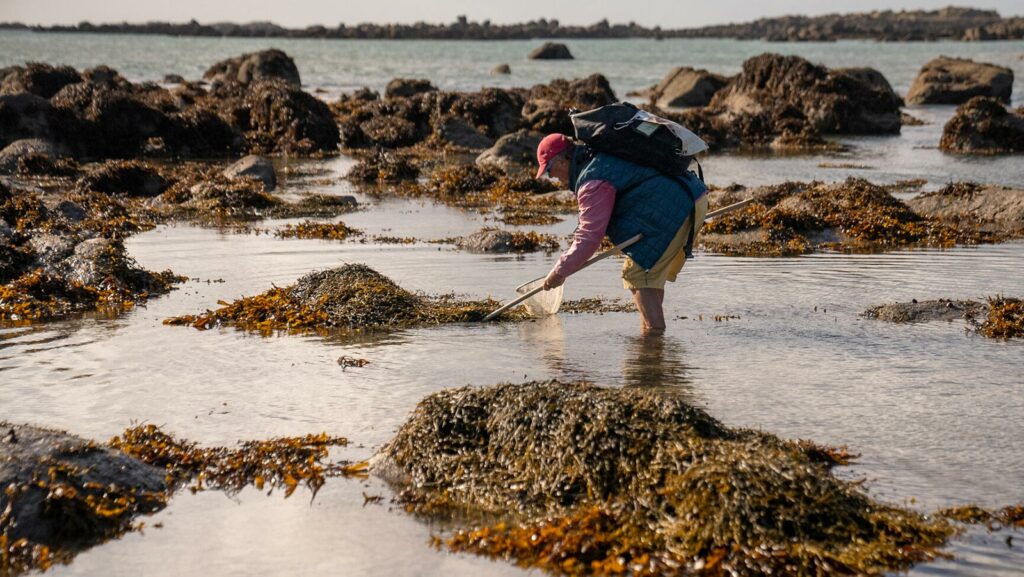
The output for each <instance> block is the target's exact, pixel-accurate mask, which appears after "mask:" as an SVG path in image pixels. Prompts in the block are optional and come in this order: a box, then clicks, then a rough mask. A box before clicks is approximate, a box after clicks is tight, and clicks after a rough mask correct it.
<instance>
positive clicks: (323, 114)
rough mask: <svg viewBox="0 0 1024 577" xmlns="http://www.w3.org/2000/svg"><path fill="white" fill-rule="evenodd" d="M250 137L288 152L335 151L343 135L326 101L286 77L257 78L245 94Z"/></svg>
mask: <svg viewBox="0 0 1024 577" xmlns="http://www.w3.org/2000/svg"><path fill="white" fill-rule="evenodd" d="M245 105H246V106H247V107H248V109H249V124H250V130H251V133H250V141H251V142H255V143H256V148H257V149H259V150H265V151H268V152H280V153H286V154H313V153H317V152H334V151H336V150H337V149H338V143H339V142H340V140H341V136H340V134H339V132H338V125H337V123H335V121H334V115H332V114H331V109H330V108H328V107H327V104H326V103H324V102H323V101H322V100H320V99H318V98H317V97H315V96H313V95H311V94H309V93H306V92H303V91H302V90H300V89H299V88H296V87H295V86H292V85H290V84H288V83H286V82H284V81H281V80H276V79H271V80H258V81H255V82H253V83H252V84H251V85H250V86H249V90H248V92H247V93H246V95H245Z"/></svg>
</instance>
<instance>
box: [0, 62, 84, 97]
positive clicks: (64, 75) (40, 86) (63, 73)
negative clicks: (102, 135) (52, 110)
mask: <svg viewBox="0 0 1024 577" xmlns="http://www.w3.org/2000/svg"><path fill="white" fill-rule="evenodd" d="M81 81H82V78H81V77H80V76H79V75H78V71H77V70H75V69H74V68H72V67H70V66H60V67H54V66H50V65H49V64H41V63H38V62H30V63H29V64H26V65H25V66H24V67H21V66H15V67H13V69H12V70H9V71H8V72H7V74H6V75H5V76H4V78H3V81H2V82H0V94H17V93H19V92H31V93H32V94H35V95H36V96H40V97H42V98H50V97H52V96H53V95H54V94H56V93H57V92H59V91H60V89H61V88H64V87H65V86H67V85H68V84H75V83H77V82H81Z"/></svg>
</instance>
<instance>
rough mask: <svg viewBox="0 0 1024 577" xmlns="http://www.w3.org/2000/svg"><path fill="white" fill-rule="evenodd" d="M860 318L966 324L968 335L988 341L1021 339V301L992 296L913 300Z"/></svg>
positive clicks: (1023, 312) (874, 309) (1023, 333)
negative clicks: (978, 336)
mask: <svg viewBox="0 0 1024 577" xmlns="http://www.w3.org/2000/svg"><path fill="white" fill-rule="evenodd" d="M864 316H866V317H868V318H875V319H879V320H883V321H888V322H893V323H913V322H927V321H947V322H949V321H954V320H963V321H966V323H967V327H968V330H969V331H973V332H975V333H977V334H979V335H982V336H984V337H988V338H990V339H1003V340H1006V339H1013V338H1024V300H1021V299H1016V298H1011V297H1006V296H993V297H989V298H988V299H986V300H985V302H981V301H972V300H950V299H936V300H924V301H918V300H916V299H915V300H913V301H911V302H902V303H889V304H884V305H878V306H874V307H871V308H869V309H868V310H866V311H864Z"/></svg>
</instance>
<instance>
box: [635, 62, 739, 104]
mask: <svg viewBox="0 0 1024 577" xmlns="http://www.w3.org/2000/svg"><path fill="white" fill-rule="evenodd" d="M728 82H729V79H728V78H726V77H724V76H721V75H719V74H712V73H711V72H708V71H707V70H703V69H701V70H697V69H694V68H692V67H689V66H683V67H677V68H673V69H672V70H671V71H670V72H669V73H668V74H666V75H665V77H664V78H662V79H661V82H659V83H658V84H656V85H655V86H652V87H651V88H650V89H649V90H648V91H646V92H644V93H642V94H639V95H641V96H647V97H648V98H649V99H650V100H651V102H652V103H654V105H655V106H657V107H658V108H683V107H690V106H707V105H708V104H710V103H711V99H712V98H713V97H714V96H715V93H716V92H718V91H719V90H721V89H722V88H724V87H725V86H726V85H727V84H728Z"/></svg>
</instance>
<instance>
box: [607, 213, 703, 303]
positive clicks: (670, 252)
mask: <svg viewBox="0 0 1024 577" xmlns="http://www.w3.org/2000/svg"><path fill="white" fill-rule="evenodd" d="M707 213H708V195H707V194H705V195H704V196H702V197H700V198H698V199H697V202H696V204H695V205H694V207H693V214H691V215H690V216H689V217H687V219H686V222H684V223H683V226H681V227H679V231H678V232H676V236H675V237H673V238H672V242H671V243H670V244H669V245H668V248H667V249H665V252H664V254H662V255H661V258H659V259H658V262H656V263H654V266H653V267H651V269H650V270H644V269H643V268H641V267H640V265H638V264H636V263H635V262H633V259H631V258H629V257H626V262H625V263H623V264H622V286H624V287H626V288H627V289H630V290H633V289H640V288H653V289H664V288H665V283H666V282H676V276H678V275H679V271H680V270H682V269H683V265H684V264H686V241H687V240H689V239H690V227H691V226H692V225H693V222H694V220H693V218H694V217H695V216H696V217H697V229H696V230H695V231H694V233H693V243H694V246H696V244H697V233H699V232H700V229H701V228H702V227H703V226H704V216H705V215H706V214H707Z"/></svg>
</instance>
